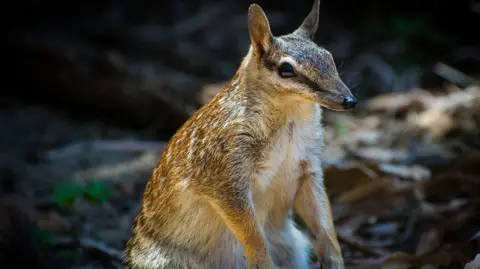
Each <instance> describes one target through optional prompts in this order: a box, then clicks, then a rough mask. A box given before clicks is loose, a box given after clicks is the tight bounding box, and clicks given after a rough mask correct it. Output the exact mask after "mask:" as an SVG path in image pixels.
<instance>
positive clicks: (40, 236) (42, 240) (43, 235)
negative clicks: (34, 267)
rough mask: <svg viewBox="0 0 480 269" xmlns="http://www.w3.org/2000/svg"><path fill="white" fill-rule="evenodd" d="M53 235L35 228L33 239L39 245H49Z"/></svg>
mask: <svg viewBox="0 0 480 269" xmlns="http://www.w3.org/2000/svg"><path fill="white" fill-rule="evenodd" d="M54 237H55V236H54V235H53V234H52V233H51V232H49V231H46V230H43V229H40V228H36V229H35V239H36V241H37V242H38V243H39V244H40V245H49V244H51V243H53V240H54Z"/></svg>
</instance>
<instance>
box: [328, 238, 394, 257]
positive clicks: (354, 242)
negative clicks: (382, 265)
mask: <svg viewBox="0 0 480 269" xmlns="http://www.w3.org/2000/svg"><path fill="white" fill-rule="evenodd" d="M337 237H338V240H339V241H340V242H342V243H344V244H347V245H349V246H350V247H352V248H355V249H357V250H359V251H361V252H363V253H365V254H367V255H370V256H375V257H383V256H385V255H387V252H386V251H384V250H381V249H374V248H371V247H369V246H366V245H365V244H363V242H361V241H360V240H358V239H355V238H353V237H348V236H345V235H342V234H338V235H337Z"/></svg>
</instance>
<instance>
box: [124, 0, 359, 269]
mask: <svg viewBox="0 0 480 269" xmlns="http://www.w3.org/2000/svg"><path fill="white" fill-rule="evenodd" d="M319 6H320V1H319V0H315V2H314V4H313V8H312V11H311V12H310V13H309V15H308V16H307V17H306V19H305V20H304V21H303V23H302V24H301V26H300V27H299V28H298V29H297V30H295V31H294V32H292V33H290V34H288V35H283V36H278V37H275V36H273V35H272V33H271V30H270V26H269V22H268V19H267V17H266V16H265V14H264V12H263V11H262V9H261V8H260V7H259V6H258V5H256V4H252V5H251V6H250V7H249V10H248V28H249V34H250V39H251V46H250V49H249V52H248V54H247V55H246V57H245V58H244V59H243V61H242V63H241V65H240V66H239V68H238V70H237V72H236V74H235V75H234V77H233V78H232V80H231V81H230V83H229V84H228V85H227V86H226V87H225V88H224V89H223V90H222V91H221V92H220V93H218V94H217V95H216V96H215V97H214V98H212V100H211V101H210V102H209V103H208V104H206V105H204V106H203V107H201V108H200V109H199V110H198V111H197V112H196V113H195V114H194V115H193V116H192V117H191V118H190V119H189V120H187V121H186V122H185V123H184V125H183V126H182V127H181V128H180V129H179V130H178V131H177V133H176V134H175V135H173V137H172V138H171V139H170V141H169V142H168V144H167V146H166V148H165V150H164V152H163V153H162V156H161V159H160V161H159V163H158V166H157V167H156V168H155V170H154V172H153V175H152V177H151V178H150V180H149V181H148V183H147V186H146V189H145V193H144V197H143V202H142V207H141V212H140V213H139V215H138V216H137V218H136V220H135V224H134V227H133V237H132V238H131V239H130V240H129V242H128V243H127V247H126V251H125V254H126V258H125V263H126V264H127V266H128V267H129V268H152V269H153V268H157V269H158V268H161V269H164V268H168V269H187V268H188V269H247V268H249V269H253V268H255V269H270V268H291V269H306V268H308V266H309V265H308V263H309V254H308V253H309V250H310V248H312V249H313V250H314V251H315V253H316V255H317V256H318V257H319V258H320V259H321V260H322V265H323V268H325V269H342V268H344V261H343V258H342V254H341V249H340V246H339V243H338V241H337V236H336V232H335V228H334V223H333V221H332V216H331V209H330V201H329V198H328V196H327V193H326V190H325V187H324V183H323V173H322V168H321V161H320V157H321V156H320V154H321V153H322V147H323V129H322V125H321V117H322V109H321V107H326V108H328V109H331V110H339V111H340V110H350V109H352V108H354V107H355V106H356V103H357V101H356V100H355V98H354V96H353V95H352V93H351V92H350V90H349V89H348V87H347V86H346V85H345V84H344V83H343V82H342V80H341V79H340V77H339V75H338V72H337V70H336V67H335V63H334V60H333V58H332V55H331V54H330V53H329V52H328V51H327V50H325V49H323V48H321V47H319V46H317V45H316V44H315V42H314V41H313V37H314V34H315V32H316V30H317V27H318V13H319ZM293 212H295V213H296V214H297V215H298V216H299V217H301V218H302V219H303V220H304V222H305V223H306V225H307V227H308V229H309V230H310V231H311V233H312V234H313V235H314V236H313V237H312V238H309V237H308V236H306V235H305V234H303V233H302V232H301V231H300V230H299V229H297V227H296V226H295V224H294V220H293V218H292V213H293Z"/></svg>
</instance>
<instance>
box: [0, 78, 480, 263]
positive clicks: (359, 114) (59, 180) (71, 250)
mask: <svg viewBox="0 0 480 269" xmlns="http://www.w3.org/2000/svg"><path fill="white" fill-rule="evenodd" d="M479 102H480V88H479V87H476V86H472V87H466V88H463V89H460V88H457V87H454V86H448V87H445V89H443V90H442V91H437V92H436V93H435V94H433V93H431V92H428V91H424V90H414V91H411V92H408V93H397V94H385V95H380V96H378V97H375V98H373V99H370V100H369V101H368V102H366V103H365V105H364V106H363V108H360V109H357V110H355V111H353V112H348V113H340V112H331V111H326V112H325V118H324V125H325V134H326V138H325V140H326V141H325V142H326V148H325V154H324V162H323V164H324V168H325V183H326V185H327V189H328V193H329V195H330V197H331V199H332V204H333V205H332V206H333V213H334V217H335V223H336V227H337V228H336V229H337V232H338V236H339V240H340V242H341V245H342V249H343V251H344V257H345V261H346V263H347V265H348V267H347V268H355V269H359V268H478V267H479V266H480V256H479V258H477V260H476V263H477V265H476V266H477V267H474V265H469V266H471V267H465V266H466V264H467V262H470V261H472V260H473V259H474V258H475V255H476V254H478V253H480V136H479V134H478V131H479V130H480V106H478V103H479ZM9 104H10V105H2V107H1V109H0V126H1V127H0V148H1V149H2V152H1V154H0V190H1V194H2V197H3V198H2V199H3V200H2V203H3V206H4V207H3V208H2V209H6V208H10V209H14V210H12V211H10V213H6V212H8V211H5V210H4V211H2V212H0V213H1V214H11V215H12V216H16V215H18V214H20V213H23V214H25V216H27V217H28V219H29V220H32V221H33V223H34V227H33V228H32V229H34V232H33V234H34V235H35V238H36V242H35V243H34V244H36V245H34V248H36V250H35V251H34V252H35V253H37V254H39V255H40V256H41V258H42V259H44V260H45V262H48V263H51V264H56V265H57V266H58V268H121V267H122V266H121V264H120V259H121V254H122V250H123V247H124V245H125V243H126V241H127V240H128V238H129V236H130V229H131V225H132V222H133V220H134V217H135V215H136V214H137V213H138V210H139V206H140V202H141V196H142V192H143V189H144V187H145V184H146V182H147V180H148V178H149V176H150V174H151V172H152V169H153V167H154V166H155V164H156V162H157V160H158V158H159V156H160V153H161V150H162V148H163V145H164V143H165V142H166V141H156V140H155V134H153V133H151V132H150V131H148V130H146V131H144V132H138V131H130V130H122V129H119V128H116V127H112V126H109V125H106V124H105V123H102V122H96V121H91V120H78V119H73V118H71V117H70V116H69V115H67V114H65V113H63V112H61V111H58V110H54V109H51V108H47V107H42V106H38V105H32V104H25V103H21V102H19V103H15V104H13V105H12V104H11V102H9ZM18 210H19V211H18ZM2 216H3V217H2ZM2 216H0V217H2V219H3V221H2V225H3V226H2V228H3V229H0V232H1V231H3V234H2V236H3V238H5V237H6V234H7V233H8V231H12V229H13V231H17V230H18V229H20V227H19V226H16V223H14V222H12V223H10V224H9V225H10V226H11V227H9V228H8V226H6V225H7V224H5V223H6V221H5V220H6V219H7V218H5V216H7V215H2ZM300 225H301V223H300ZM9 229H10V230H9ZM16 229H17V230H16ZM5 231H7V233H5ZM14 233H15V232H12V234H10V236H12V235H14ZM0 239H1V237H0ZM1 242H2V241H1V240H0V246H1ZM20 244H27V242H23V243H20ZM5 248H6V247H5V246H2V249H5ZM12 252H13V250H12ZM47 252H48V253H49V255H46V254H45V253H47ZM50 257H51V258H50ZM317 265H318V264H316V263H315V264H314V265H312V268H319V267H318V266H317ZM423 266H426V267H423ZM47 267H48V268H56V267H55V266H47ZM10 268H12V267H10Z"/></svg>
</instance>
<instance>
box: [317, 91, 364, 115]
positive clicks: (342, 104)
mask: <svg viewBox="0 0 480 269" xmlns="http://www.w3.org/2000/svg"><path fill="white" fill-rule="evenodd" d="M316 97H317V98H316V99H317V103H319V104H320V106H322V107H325V108H327V109H330V110H335V111H350V110H352V109H354V108H355V107H356V106H357V100H356V99H355V97H353V96H351V95H350V96H340V95H330V94H325V93H319V92H318V93H317V94H316Z"/></svg>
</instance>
